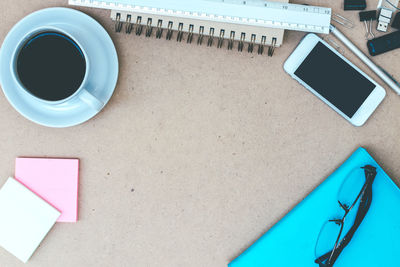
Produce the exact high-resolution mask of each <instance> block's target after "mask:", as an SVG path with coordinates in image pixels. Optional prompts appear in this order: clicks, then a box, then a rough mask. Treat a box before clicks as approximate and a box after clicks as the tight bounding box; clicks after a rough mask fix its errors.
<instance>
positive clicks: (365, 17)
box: [359, 10, 376, 40]
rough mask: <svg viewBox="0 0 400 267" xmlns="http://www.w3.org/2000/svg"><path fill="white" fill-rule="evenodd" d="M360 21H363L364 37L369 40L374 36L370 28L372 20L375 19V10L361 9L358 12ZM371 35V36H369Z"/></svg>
mask: <svg viewBox="0 0 400 267" xmlns="http://www.w3.org/2000/svg"><path fill="white" fill-rule="evenodd" d="M359 15H360V21H364V25H365V32H366V33H365V39H367V40H370V39H372V38H375V35H374V32H373V30H372V21H374V20H376V10H371V11H362V12H360V13H359ZM370 36H371V38H370Z"/></svg>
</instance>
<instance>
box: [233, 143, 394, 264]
mask: <svg viewBox="0 0 400 267" xmlns="http://www.w3.org/2000/svg"><path fill="white" fill-rule="evenodd" d="M364 165H372V166H374V167H376V168H377V175H376V177H375V180H374V183H373V187H372V188H373V195H372V202H371V206H370V208H369V210H368V213H367V215H366V216H365V218H364V220H363V221H362V223H361V225H360V226H359V228H358V229H357V231H356V232H355V234H354V236H353V238H352V239H351V241H350V243H349V244H348V245H347V246H346V247H345V248H344V250H343V251H342V253H341V254H340V256H339V258H338V260H337V261H336V262H335V264H334V267H356V266H363V267H377V266H382V267H383V266H384V267H398V266H400V263H399V248H400V223H399V222H400V213H399V212H398V207H399V206H400V189H399V188H398V187H397V185H396V184H395V183H394V182H393V181H392V179H391V178H390V177H389V176H388V175H387V174H386V173H385V172H384V170H383V169H382V168H381V167H380V166H379V165H378V163H377V162H376V161H375V160H374V159H373V158H372V157H371V155H370V154H369V153H368V152H367V151H366V150H365V149H364V148H359V149H357V150H356V151H355V152H354V153H353V154H352V155H351V156H350V158H348V159H347V160H346V161H345V162H344V163H343V164H342V165H341V166H340V167H339V168H338V169H337V170H336V171H335V172H334V173H333V174H331V175H330V176H329V177H328V178H327V179H326V180H325V181H324V182H323V183H322V184H321V185H320V186H318V187H317V188H316V189H315V190H314V191H313V192H312V193H311V194H309V195H308V196H307V197H306V198H305V199H304V200H303V201H302V202H300V203H299V204H298V205H297V206H296V207H295V208H294V209H293V210H292V211H290V212H289V213H288V214H287V215H286V216H285V217H284V218H282V219H281V220H280V221H279V222H278V223H277V224H276V225H275V226H273V227H272V228H271V229H270V230H269V231H268V232H267V233H265V234H264V235H263V236H262V237H261V238H259V239H258V240H257V241H256V242H255V243H254V244H253V245H252V246H250V247H249V248H248V249H247V250H246V251H244V252H243V253H242V255H240V256H239V257H237V258H236V259H235V260H234V261H232V262H231V263H230V264H229V267H249V266H257V267H264V266H265V267H270V266H273V267H292V266H307V267H318V264H316V263H314V260H315V253H314V252H315V245H316V242H317V238H318V234H319V232H320V230H321V227H322V225H323V223H324V222H326V221H327V220H330V219H332V218H333V217H334V216H335V215H337V214H342V213H336V211H337V210H338V209H339V212H340V208H338V206H339V205H338V202H337V198H338V191H339V188H340V186H341V185H342V183H343V180H344V179H345V178H346V176H347V174H348V173H349V172H350V171H351V170H353V169H354V168H359V167H360V166H364Z"/></svg>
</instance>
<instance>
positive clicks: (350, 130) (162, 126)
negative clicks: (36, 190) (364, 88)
mask: <svg viewBox="0 0 400 267" xmlns="http://www.w3.org/2000/svg"><path fill="white" fill-rule="evenodd" d="M298 2H299V1H298ZM305 2H307V3H309V4H320V5H325V6H327V5H330V4H332V5H333V6H332V7H333V8H334V10H335V13H340V14H342V15H345V16H346V17H349V18H351V19H352V20H353V21H354V22H355V24H356V27H355V28H354V29H351V30H348V29H343V28H341V29H342V30H343V31H344V32H345V33H346V34H347V35H348V36H349V37H350V36H351V39H352V40H353V41H354V42H355V43H357V45H358V46H359V47H360V48H363V50H364V51H366V45H365V39H364V25H363V24H361V23H360V22H359V21H358V12H351V11H350V12H349V11H346V12H344V11H343V10H342V7H341V6H340V5H342V2H343V1H324V0H320V1H318V0H315V1H310V0H308V1H305ZM367 2H368V5H369V6H368V9H375V8H376V3H377V0H368V1H367ZM51 6H67V0H53V1H50V0H47V1H44V0H30V1H28V0H25V1H23V0H2V1H0V17H1V20H2V23H1V24H0V41H1V42H2V41H3V40H4V38H5V36H6V34H7V32H8V31H9V30H10V29H11V27H12V26H13V25H14V24H15V23H16V22H17V21H19V20H20V19H22V18H23V17H24V16H26V15H28V14H29V13H31V12H33V11H36V10H38V9H42V8H46V7H51ZM72 8H77V7H72ZM77 9H80V10H82V11H84V12H85V13H87V14H89V15H91V16H93V17H94V18H95V19H97V20H98V21H99V22H100V23H101V24H102V25H103V26H104V27H105V28H106V30H107V31H108V32H109V33H110V35H111V37H112V39H113V41H114V42H115V46H116V48H117V51H118V53H119V60H120V76H119V82H118V85H117V88H116V90H115V94H114V96H113V97H112V99H111V101H110V103H109V104H108V105H107V106H106V108H105V109H104V110H103V111H102V112H101V113H100V114H98V115H97V116H96V117H95V118H93V119H92V120H90V121H89V122H87V123H84V124H82V125H79V126H76V127H72V128H67V129H50V128H45V127H42V126H39V125H36V124H33V123H31V122H30V121H28V120H26V119H25V118H23V117H22V116H20V115H19V114H18V113H17V112H16V111H15V110H14V109H13V108H12V107H11V105H10V104H9V103H8V102H7V100H6V99H5V97H4V96H3V94H1V97H0V121H1V122H2V123H1V126H0V127H1V131H0V142H1V144H2V145H1V148H2V149H1V150H2V151H1V153H0V184H3V183H4V182H5V181H6V178H7V177H8V176H12V175H13V174H14V162H15V158H16V157H17V156H35V157H42V156H43V157H78V158H80V159H81V170H80V188H79V190H80V192H79V222H78V223H76V224H57V225H56V226H55V227H54V228H53V229H52V231H51V232H50V233H49V235H48V236H47V237H46V238H45V240H44V242H43V243H42V245H41V246H40V248H39V249H38V250H37V251H36V253H35V254H34V256H33V257H32V259H31V261H30V262H29V266H40V267H47V266H49V267H50V266H51V267H54V266H57V267H62V266H68V267H70V266H86V267H89V266H96V267H100V266H118V267H120V266H123V267H124V266H127V267H128V266H174V267H175V266H184V267H187V266H199V267H200V266H207V267H210V266H226V264H227V263H228V262H229V261H231V260H232V259H234V258H235V257H236V256H237V255H239V254H240V253H241V252H242V251H243V250H244V249H246V248H247V247H248V246H249V245H250V244H252V243H253V242H254V241H255V240H256V239H257V238H258V237H260V236H261V235H262V234H263V233H264V232H266V231H267V230H268V229H269V228H270V227H271V226H272V225H273V224H275V223H276V222H277V221H278V220H279V219H280V218H282V216H284V215H285V214H286V213H287V212H288V211H289V210H290V209H291V208H292V207H293V206H294V205H296V203H298V202H299V201H301V200H302V199H303V198H304V197H305V196H306V195H307V194H308V193H310V192H311V191H312V190H313V189H314V188H315V187H316V186H317V185H318V184H319V183H321V182H322V181H323V180H324V178H325V177H327V176H328V175H329V174H330V173H331V172H332V171H334V170H335V168H336V167H338V166H339V165H340V164H341V163H342V162H343V161H344V160H345V159H346V158H347V157H348V156H349V155H350V154H351V153H352V152H353V151H354V150H355V149H356V148H357V147H359V146H363V147H365V148H367V149H368V151H369V152H370V153H371V154H372V155H373V156H374V157H375V159H376V160H377V161H378V162H379V163H380V164H381V165H382V167H383V168H384V169H385V170H386V171H387V172H388V174H389V175H391V176H392V177H393V178H394V179H395V181H396V182H397V183H398V184H399V183H400V180H399V179H398V178H397V177H399V176H400V164H399V162H400V145H399V139H400V134H399V132H400V97H399V96H397V95H396V94H395V93H394V92H393V91H391V90H390V89H388V88H387V86H385V88H386V89H387V97H386V99H385V100H384V102H383V103H382V105H381V106H380V107H379V108H378V109H377V110H376V112H375V113H374V114H373V115H372V117H371V118H370V119H369V121H368V122H367V123H366V125H365V126H363V127H361V128H356V127H353V126H352V125H350V124H349V123H348V122H347V121H345V120H344V119H342V118H341V117H340V116H338V115H337V114H336V113H335V112H334V111H332V110H331V109H330V108H328V107H327V106H326V105H325V104H324V103H323V102H321V101H320V100H318V99H317V98H316V97H314V96H313V95H312V94H311V93H309V92H308V91H306V89H304V88H303V87H301V86H300V85H299V84H298V83H297V82H295V81H294V80H292V79H291V78H290V77H289V76H288V75H287V74H286V73H285V72H284V71H283V68H282V65H283V62H284V60H285V59H286V58H287V57H288V56H289V54H290V52H291V51H292V50H293V49H294V47H295V46H296V45H297V44H298V42H299V41H300V39H301V38H302V37H303V36H304V33H300V32H286V33H285V41H284V45H283V47H281V48H279V49H277V50H276V55H275V56H274V57H272V58H269V57H267V56H258V55H256V54H253V55H249V54H247V52H246V53H241V54H240V53H238V52H236V51H227V50H226V49H222V50H219V49H217V48H215V47H214V48H208V47H206V46H203V47H198V46H197V45H187V44H186V43H184V42H182V43H176V41H166V40H157V39H155V38H145V37H144V36H142V37H137V36H136V35H125V34H116V33H114V31H113V28H114V25H113V23H112V22H111V21H110V19H109V11H105V10H95V9H90V8H77ZM345 56H346V57H349V58H350V59H351V60H352V61H353V62H355V63H356V65H358V66H360V67H361V69H363V70H364V71H366V72H367V73H368V74H371V72H370V71H369V70H368V69H366V67H365V66H364V65H363V64H360V61H359V60H357V59H355V58H354V56H353V55H352V54H351V53H350V52H348V51H347V50H346V52H345ZM399 58H400V50H396V51H392V52H389V53H387V54H383V55H381V56H377V57H375V58H374V61H376V62H377V63H379V64H380V65H381V66H383V67H384V68H385V69H386V70H387V71H389V72H390V73H392V74H394V75H395V76H396V77H397V78H400V71H399V69H400V60H398V59H399ZM371 76H372V77H374V78H376V76H375V75H374V74H371ZM376 80H377V81H378V82H379V83H381V84H383V83H382V82H381V81H380V80H379V79H377V78H376ZM383 85H384V84H383ZM0 265H1V266H7V267H12V266H25V265H23V264H22V263H20V262H19V261H18V260H17V259H16V258H15V257H14V256H12V255H10V254H9V253H7V252H6V251H4V250H3V249H0Z"/></svg>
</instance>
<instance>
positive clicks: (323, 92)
mask: <svg viewBox="0 0 400 267" xmlns="http://www.w3.org/2000/svg"><path fill="white" fill-rule="evenodd" d="M283 68H284V69H285V71H286V72H287V73H289V75H290V76H292V77H293V78H294V79H295V80H297V81H298V82H299V83H300V84H302V85H303V86H304V87H306V88H307V89H308V90H310V91H311V92H312V93H313V94H314V95H316V96H317V97H319V98H320V99H321V100H322V101H324V102H325V103H326V104H328V105H329V106H330V107H331V108H332V109H334V110H335V111H336V112H337V113H339V114H340V115H342V116H343V117H344V118H345V119H346V120H348V121H349V122H350V123H352V124H353V125H355V126H361V125H363V124H364V123H365V121H366V120H367V119H368V118H369V116H371V114H372V112H374V110H375V109H376V108H377V107H378V105H379V104H380V103H381V102H382V100H383V98H384V97H385V95H386V91H385V89H383V88H382V87H381V86H380V85H379V84H378V83H376V82H375V81H374V80H372V79H371V78H370V77H368V76H367V74H365V73H364V72H362V71H361V70H360V69H359V68H357V67H356V66H355V65H354V64H353V63H351V62H350V61H349V60H347V59H346V58H345V57H343V56H342V55H341V54H340V53H339V52H337V51H336V50H335V49H334V48H332V47H330V46H329V45H328V44H327V43H326V42H325V41H323V40H322V39H321V38H319V37H318V36H317V35H315V34H312V33H310V34H308V35H306V36H305V37H304V38H303V40H302V41H301V42H300V44H299V45H298V46H297V48H296V49H295V50H294V51H293V53H292V54H291V55H290V56H289V58H288V59H287V60H286V62H285V64H284V66H283Z"/></svg>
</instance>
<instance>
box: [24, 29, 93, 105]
mask: <svg viewBox="0 0 400 267" xmlns="http://www.w3.org/2000/svg"><path fill="white" fill-rule="evenodd" d="M85 72H86V61H85V57H84V55H83V53H82V50H81V49H80V48H79V46H78V45H77V44H76V43H75V42H74V41H73V40H72V39H71V38H69V37H68V36H65V35H64V34H61V33H58V32H42V33H40V34H37V35H35V36H33V37H32V38H30V39H29V40H28V41H27V42H26V43H25V44H24V45H23V46H22V48H21V50H20V52H19V54H18V57H17V73H18V77H19V80H20V81H21V83H22V84H23V85H24V86H25V88H26V89H27V90H28V91H29V92H31V93H32V94H33V95H34V96H37V97H39V98H41V99H44V100H49V101H57V100H62V99H65V98H67V97H69V96H71V95H72V94H74V93H75V92H76V91H77V90H78V89H79V87H80V86H81V84H82V81H83V78H84V76H85Z"/></svg>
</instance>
